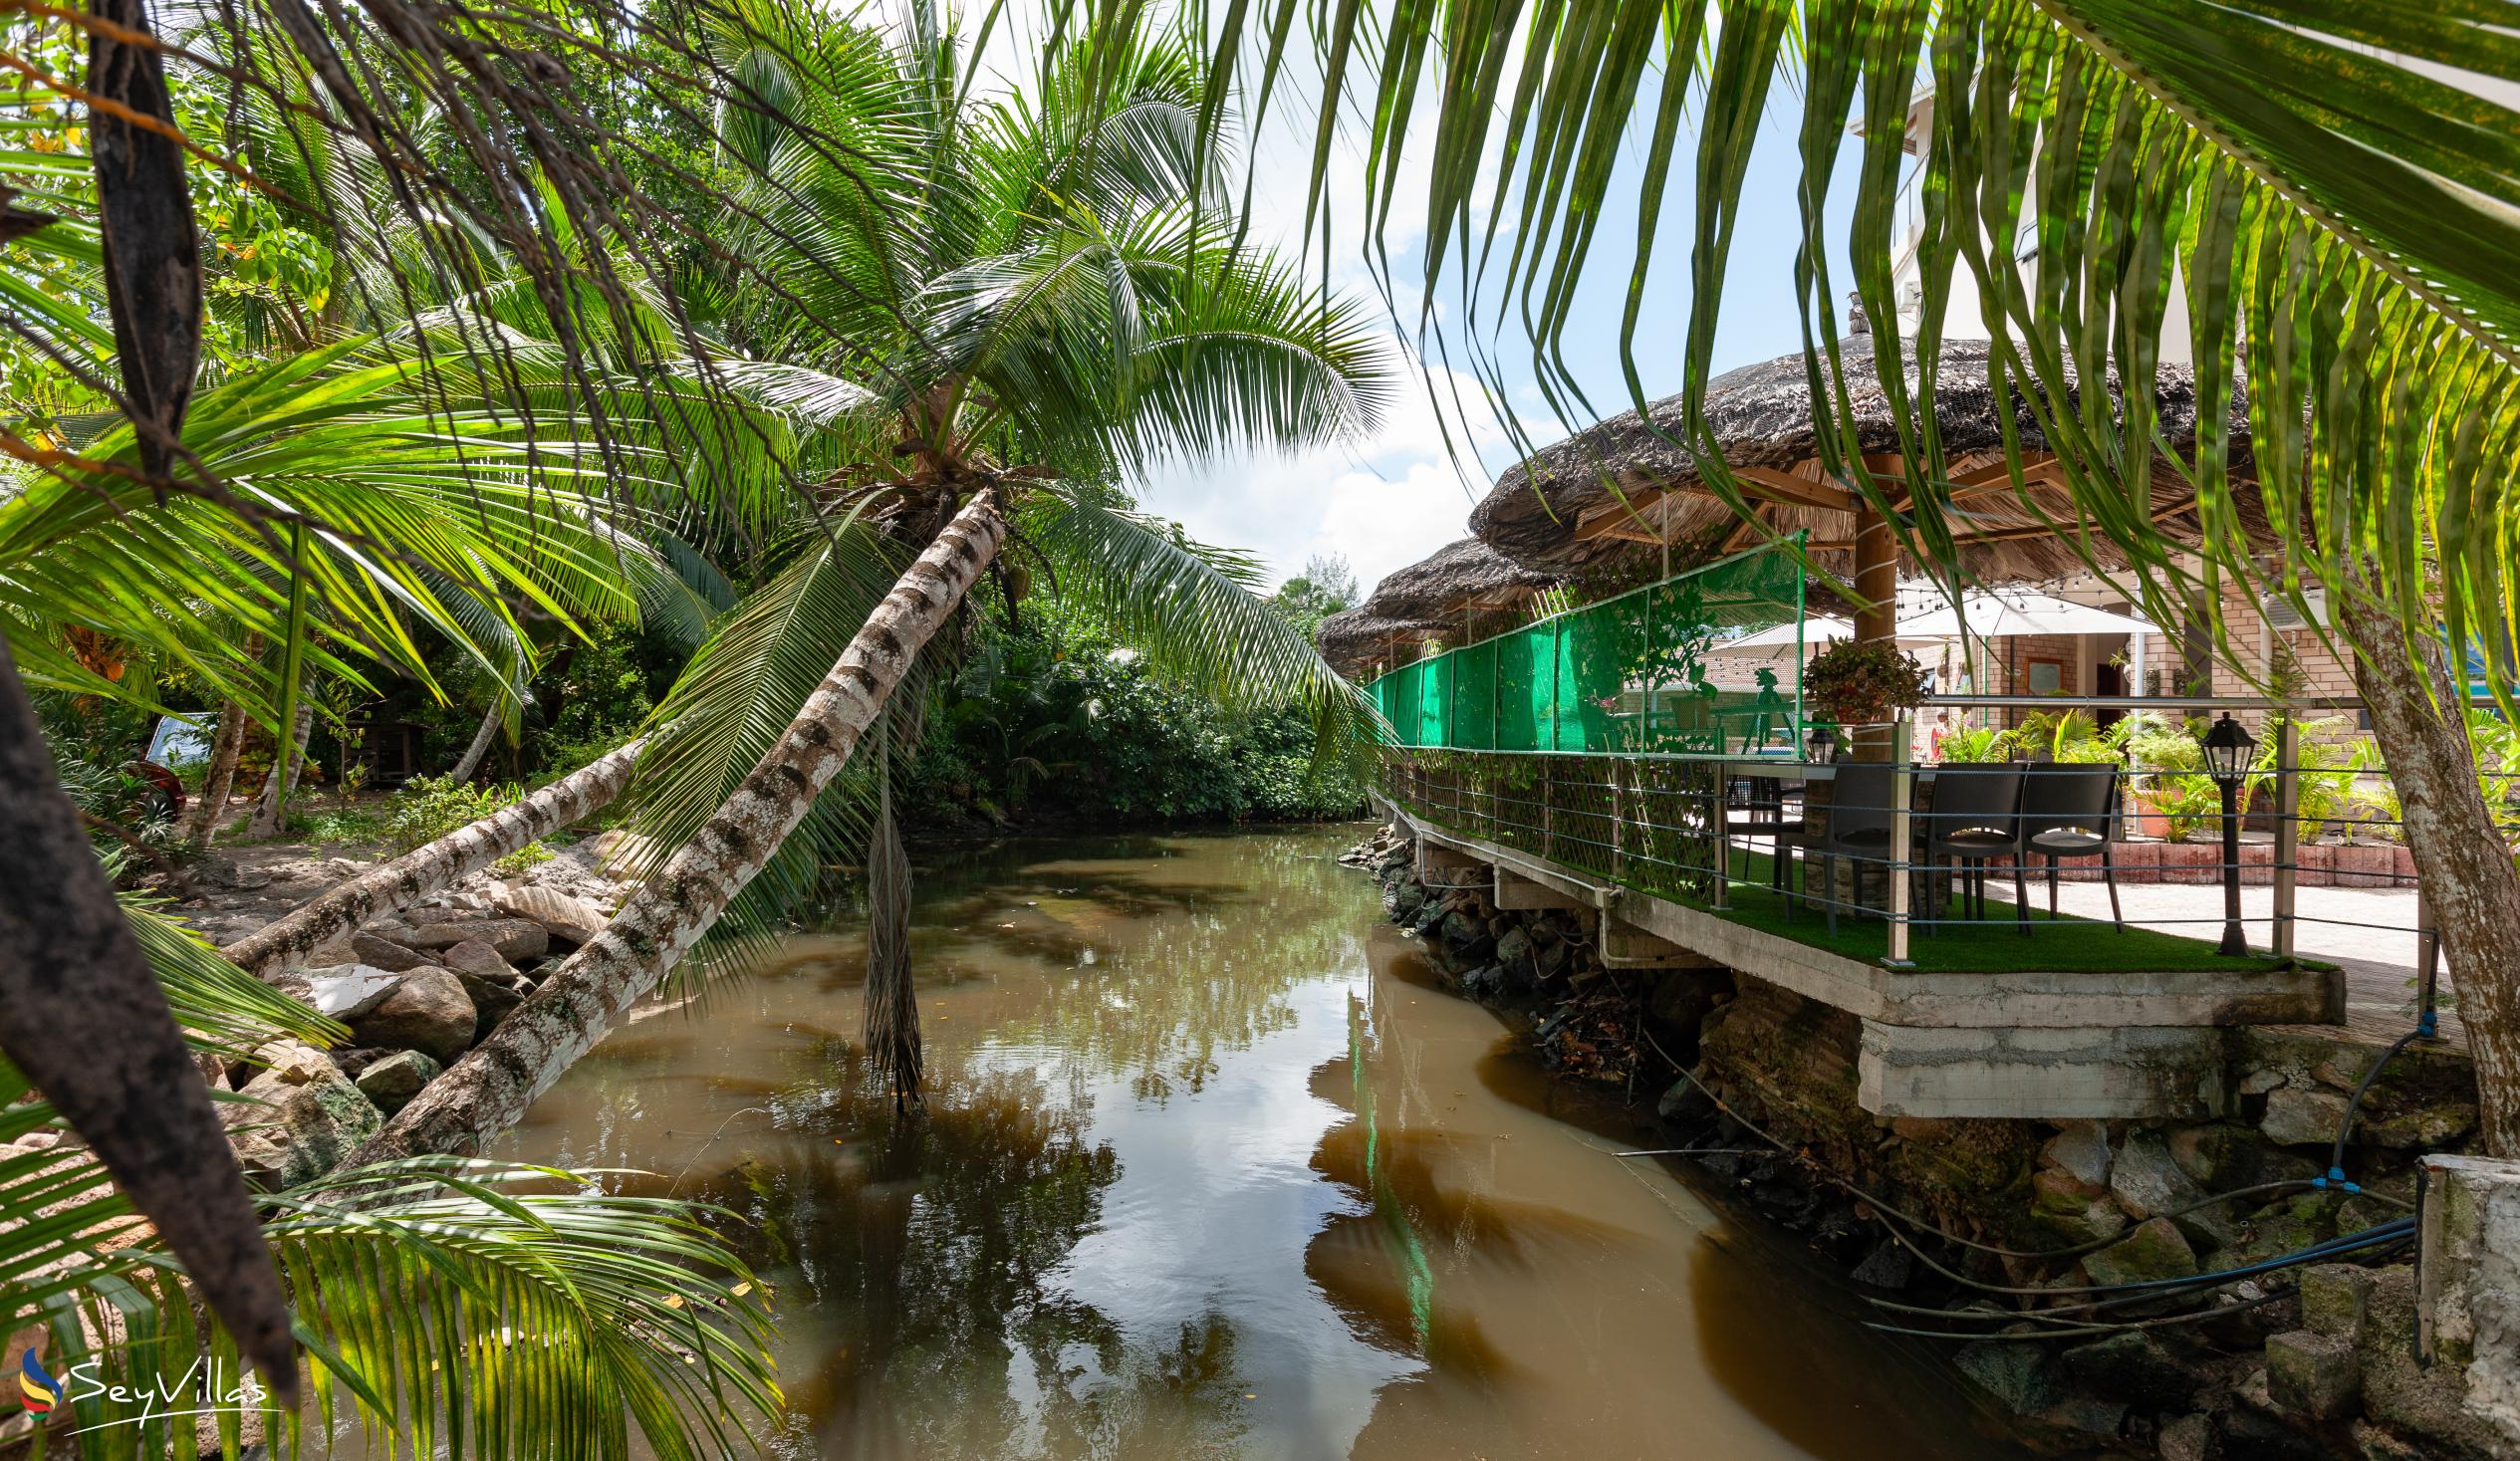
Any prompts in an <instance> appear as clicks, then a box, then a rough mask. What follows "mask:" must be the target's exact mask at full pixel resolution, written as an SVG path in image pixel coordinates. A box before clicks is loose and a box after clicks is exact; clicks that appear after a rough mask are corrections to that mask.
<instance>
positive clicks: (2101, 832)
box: [2021, 762, 2127, 933]
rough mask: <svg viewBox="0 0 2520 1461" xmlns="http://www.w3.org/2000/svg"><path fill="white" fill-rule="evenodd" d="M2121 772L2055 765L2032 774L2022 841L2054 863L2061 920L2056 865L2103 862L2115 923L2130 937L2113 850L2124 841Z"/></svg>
mask: <svg viewBox="0 0 2520 1461" xmlns="http://www.w3.org/2000/svg"><path fill="white" fill-rule="evenodd" d="M2124 774H2125V773H2124V772H2123V771H2121V770H2120V769H2119V768H2118V767H2116V766H2110V765H2098V766H2078V765H2071V764H2066V763H2061V762H2050V763H2048V764H2046V765H2043V766H2034V767H2032V768H2030V774H2029V776H2028V778H2027V780H2026V781H2025V783H2024V785H2023V788H2022V793H2021V838H2022V843H2023V845H2024V847H2025V849H2026V850H2027V851H2028V852H2037V853H2039V854H2040V855H2041V856H2044V857H2046V858H2047V859H2048V916H2049V917H2051V918H2053V917H2055V916H2056V881H2057V877H2056V864H2057V860H2058V859H2059V858H2062V857H2098V858H2099V859H2100V876H2101V880H2102V881H2104V882H2106V883H2108V884H2109V921H2110V922H2112V923H2114V924H2116V925H2117V926H2118V931H2119V932H2120V933H2124V932H2126V931H2127V917H2126V914H2125V913H2124V912H2123V911H2121V910H2120V908H2119V906H2118V863H2117V860H2116V859H2115V858H2114V857H2112V856H2111V855H2110V848H2111V846H2112V845H2113V844H2115V843H2116V842H2117V841H2118V779H2119V778H2120V777H2121V776H2123V775H2124Z"/></svg>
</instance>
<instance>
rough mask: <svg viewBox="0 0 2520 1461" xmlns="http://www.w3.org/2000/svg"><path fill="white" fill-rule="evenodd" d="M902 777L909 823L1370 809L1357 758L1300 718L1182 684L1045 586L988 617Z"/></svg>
mask: <svg viewBox="0 0 2520 1461" xmlns="http://www.w3.org/2000/svg"><path fill="white" fill-rule="evenodd" d="M905 788H906V801H907V807H906V809H905V811H906V813H907V815H908V816H909V817H910V818H911V819H912V825H913V826H915V825H919V824H920V823H925V824H927V825H936V824H940V823H950V822H956V821H967V820H970V819H972V818H975V817H977V818H985V819H987V820H989V821H992V822H1005V821H1010V820H1014V819H1018V818H1025V819H1032V820H1039V821H1050V822H1064V823H1072V824H1084V825H1097V824H1131V823H1147V822H1228V821H1251V820H1259V821H1304V820H1313V819H1320V818H1328V817H1348V816H1355V815H1357V814H1359V813H1361V812H1362V811H1363V810H1364V808H1365V788H1364V784H1363V783H1362V782H1361V781H1360V780H1358V779H1357V777H1356V776H1355V774H1354V773H1353V772H1352V771H1350V770H1349V769H1348V768H1346V767H1344V766H1336V765H1333V766H1326V767H1317V766H1315V764H1314V756H1313V733H1312V728H1311V726H1310V725H1309V724H1308V723H1307V722H1306V721H1305V720H1304V718H1303V717H1302V716H1301V715H1299V714H1297V713H1296V712H1294V711H1292V710H1286V709H1276V710H1260V711H1254V712H1250V713H1247V714H1234V713H1231V712H1227V711H1224V710H1220V709H1218V708H1217V707H1216V706H1215V705H1213V704H1211V703H1210V702H1209V701H1207V700H1206V699H1204V698H1202V697H1200V696H1197V695H1192V694H1188V693H1185V692H1183V691H1179V690H1175V689H1172V688H1170V687H1169V686H1167V685H1165V684H1164V683H1163V682H1162V681H1161V680H1160V679H1158V678H1157V677H1156V676H1155V675H1154V674H1153V673H1151V672H1150V671H1149V670H1148V669H1147V667H1146V666H1145V664H1144V663H1143V662H1142V661H1140V659H1139V658H1138V656H1137V655H1136V653H1135V652H1134V650H1131V649H1129V648H1128V647H1126V646H1124V645H1121V644H1118V643H1115V642H1114V641H1113V640H1112V639H1111V638H1110V636H1109V635H1108V634H1107V633H1105V632H1104V631H1103V630H1102V629H1101V628H1100V627H1099V626H1097V625H1094V624H1092V623H1090V622H1087V621H1083V620H1081V619H1079V618H1075V617H1072V616H1068V615H1065V614H1063V613H1062V612H1061V611H1060V608H1059V605H1058V604H1057V601H1055V600H1048V599H1036V600H1033V601H1031V602H1030V603H1028V604H1027V605H1026V606H1025V613H1024V616H1023V619H1022V621H1021V622H1020V623H1019V624H1018V625H1016V626H1014V627H1009V626H1007V625H1006V624H1005V623H1004V621H1003V620H1002V619H1000V618H994V617H993V618H991V619H990V620H987V621H985V622H984V625H983V627H982V630H981V633H980V636H979V643H978V645H977V647H976V649H975V650H974V652H973V653H972V654H971V656H970V657H969V659H968V660H967V661H966V663H965V665H964V667H963V671H962V673H961V674H960V675H958V676H957V677H956V678H955V680H954V682H953V683H952V684H951V685H949V686H948V687H946V689H945V691H944V693H943V695H942V697H941V703H940V704H939V705H938V706H937V707H936V709H935V711H934V713H933V714H931V715H930V716H929V718H928V722H927V727H926V733H925V736H924V738H923V740H922V741H921V743H920V747H919V753H918V756H917V758H916V759H915V761H914V762H913V764H912V766H911V767H910V768H909V772H908V775H907V777H906V778H905Z"/></svg>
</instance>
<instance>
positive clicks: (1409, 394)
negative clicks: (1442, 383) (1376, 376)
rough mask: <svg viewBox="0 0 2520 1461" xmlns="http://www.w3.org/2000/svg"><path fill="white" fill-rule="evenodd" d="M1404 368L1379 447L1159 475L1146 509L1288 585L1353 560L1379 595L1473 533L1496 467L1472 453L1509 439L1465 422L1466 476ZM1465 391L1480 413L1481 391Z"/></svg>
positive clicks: (1412, 370) (1148, 484)
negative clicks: (1476, 507)
mask: <svg viewBox="0 0 2520 1461" xmlns="http://www.w3.org/2000/svg"><path fill="white" fill-rule="evenodd" d="M1400 368H1401V369H1402V370H1403V371H1404V376H1403V379H1402V380H1401V386H1402V389H1401V390H1400V392H1399V398H1398V399H1397V400H1396V401H1394V402H1393V407H1392V410H1391V413H1390V417H1389V419H1387V420H1386V421H1385V422H1384V423H1383V429H1382V430H1380V431H1378V432H1377V433H1376V434H1375V435H1374V437H1373V438H1372V439H1371V440H1368V441H1365V442H1362V443H1358V444H1356V445H1354V446H1349V447H1340V448H1331V449H1324V450H1319V451H1309V452H1304V453H1301V454H1298V455H1292V456H1286V455H1281V456H1273V457H1272V456H1262V457H1256V458H1247V459H1240V460H1232V461H1224V462H1215V463H1204V462H1202V463H1196V464H1190V465H1186V466H1181V467H1175V468H1171V469H1168V470H1164V471H1159V472H1157V473H1156V474H1155V475H1154V476H1152V477H1151V478H1149V479H1148V480H1146V481H1143V482H1140V483H1137V484H1136V492H1137V497H1138V501H1139V503H1140V504H1141V505H1142V506H1143V507H1144V508H1145V509H1146V510H1147V511H1148V512H1154V513H1160V514H1162V515H1163V516H1165V517H1168V518H1174V519H1178V520H1179V521H1180V523H1181V524H1182V526H1184V527H1186V528H1187V529H1189V531H1190V535H1191V536H1192V537H1194V538H1198V539H1200V540H1201V541H1203V542H1208V543H1215V544H1218V545H1220V546H1227V547H1233V548H1239V549H1243V550H1244V551H1246V552H1250V553H1255V554H1258V555H1259V556H1260V557H1261V558H1262V559H1264V560H1265V561H1266V562H1267V563H1268V564H1269V566H1270V568H1271V569H1272V571H1273V574H1274V576H1275V577H1276V578H1279V579H1283V578H1285V577H1286V576H1287V575H1289V574H1291V573H1293V572H1295V570H1296V569H1298V568H1300V567H1301V566H1302V565H1303V562H1304V560H1305V559H1306V558H1308V557H1310V556H1311V555H1313V554H1316V553H1337V554H1343V555H1345V556H1346V557H1347V560H1348V562H1349V563H1350V564H1351V565H1352V566H1353V567H1354V568H1355V569H1356V572H1357V583H1358V584H1359V586H1360V587H1362V588H1365V589H1366V590H1368V591H1371V590H1372V588H1373V586H1374V585H1375V583H1376V582H1377V581H1378V580H1380V579H1381V578H1382V577H1383V576H1384V575H1385V574H1387V573H1389V572H1390V571H1391V570H1393V569H1396V568H1402V567H1405V566H1407V565H1409V564H1412V563H1415V562H1416V561H1417V560H1419V559H1421V558H1424V557H1425V556H1426V555H1427V554H1429V553H1432V552H1434V551H1435V550H1436V549H1438V548H1441V547H1442V546H1443V545H1445V544H1446V543H1450V542H1452V541H1453V540H1454V539H1456V538H1460V537H1464V536H1466V535H1467V534H1468V532H1469V529H1468V527H1467V526H1466V525H1465V523H1464V519H1465V518H1466V517H1467V515H1468V513H1469V510H1470V507H1471V505H1472V504H1473V503H1475V502H1477V501H1478V499H1479V498H1480V497H1482V496H1485V495H1486V493H1487V489H1488V486H1489V479H1488V475H1487V468H1485V467H1484V466H1482V465H1481V464H1480V462H1479V461H1478V460H1477V458H1476V457H1475V456H1474V455H1471V453H1474V452H1477V451H1480V450H1486V451H1489V452H1491V453H1493V452H1494V451H1495V450H1496V448H1497V445H1498V443H1500V442H1501V441H1502V440H1503V439H1504V436H1503V433H1502V432H1501V431H1499V430H1498V429H1497V428H1496V426H1495V424H1494V423H1493V422H1492V421H1490V420H1488V419H1486V418H1485V417H1484V416H1481V417H1479V418H1478V419H1477V420H1476V421H1475V422H1474V423H1473V428H1472V430H1471V432H1470V433H1469V436H1468V438H1467V440H1466V441H1465V440H1464V438H1463V435H1462V432H1461V430H1460V427H1459V423H1458V422H1456V423H1455V426H1454V433H1453V441H1454V444H1455V446H1456V447H1458V448H1460V449H1461V450H1462V452H1463V459H1462V462H1461V465H1460V466H1459V467H1458V468H1456V467H1455V466H1454V464H1453V462H1452V461H1451V459H1450V457H1449V456H1448V455H1447V453H1446V450H1445V445H1444V438H1443V432H1442V429H1441V426H1440V424H1439V422H1438V420H1437V416H1436V409H1435V406H1434V405H1433V404H1432V403H1430V402H1429V401H1428V400H1427V398H1426V391H1425V387H1424V385H1423V383H1422V382H1421V381H1420V380H1419V378H1418V376H1417V371H1416V366H1415V365H1402V366H1401V367H1400ZM1457 383H1458V385H1459V388H1460V390H1461V399H1462V401H1463V403H1464V404H1465V405H1466V406H1467V407H1468V408H1470V409H1471V410H1473V411H1477V410H1478V409H1479V394H1478V387H1477V384H1476V382H1475V381H1472V380H1470V379H1468V378H1466V377H1464V378H1462V379H1460V380H1459V381H1458V382H1457ZM1465 474H1466V477H1467V480H1466V481H1465V480H1464V478H1465Z"/></svg>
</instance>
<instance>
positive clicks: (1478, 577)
mask: <svg viewBox="0 0 2520 1461" xmlns="http://www.w3.org/2000/svg"><path fill="white" fill-rule="evenodd" d="M1563 579H1564V576H1563V575H1560V574H1552V573H1543V572H1541V571H1539V570H1536V569H1529V568H1525V567H1523V566H1522V565H1521V564H1518V563H1516V562H1514V561H1513V560H1512V559H1510V558H1507V557H1506V556H1505V555H1503V554H1501V553H1499V552H1497V551H1496V550H1495V549H1493V548H1490V547H1488V546H1487V545H1486V544H1484V543H1482V542H1480V541H1479V540H1478V539H1476V538H1464V539H1462V540H1461V541H1460V542H1458V543H1448V544H1445V545H1444V546H1443V547H1442V548H1439V549H1437V550H1435V552H1434V553H1432V554H1430V555H1428V556H1427V557H1426V558H1423V559H1420V560H1419V561H1418V562H1416V563H1412V564H1410V565H1409V566H1408V567H1406V568H1404V569H1394V570H1392V571H1391V572H1390V573H1388V574H1386V575H1384V576H1383V582H1382V583H1380V584H1377V585H1375V586H1374V592H1373V593H1372V594H1371V595H1369V596H1367V598H1366V601H1365V604H1364V605H1363V606H1362V607H1363V608H1364V609H1365V611H1366V612H1367V613H1370V614H1374V615H1376V616H1378V617H1382V618H1407V619H1418V618H1431V619H1450V620H1453V621H1454V622H1458V621H1459V620H1460V617H1461V615H1462V613H1463V612H1464V611H1465V610H1477V609H1510V608H1512V607H1513V606H1515V605H1517V604H1520V603H1522V602H1523V601H1524V600H1526V599H1529V598H1531V597H1532V596H1533V595H1535V594H1538V593H1540V592H1541V591H1543V590H1545V589H1550V588H1553V587H1555V586H1556V585H1558V584H1559V583H1561V582H1563Z"/></svg>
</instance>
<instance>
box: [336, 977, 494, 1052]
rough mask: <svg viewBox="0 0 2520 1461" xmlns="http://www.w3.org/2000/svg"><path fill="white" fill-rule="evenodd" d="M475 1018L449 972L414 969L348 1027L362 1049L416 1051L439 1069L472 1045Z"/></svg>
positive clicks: (458, 982) (459, 983) (461, 988)
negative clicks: (374, 1006)
mask: <svg viewBox="0 0 2520 1461" xmlns="http://www.w3.org/2000/svg"><path fill="white" fill-rule="evenodd" d="M478 1018H479V1016H478V1014H477V1012H476V1011H475V1010H474V1009H473V1006H472V997H471V996H470V995H468V994H466V993H465V992H464V986H463V981H462V979H461V978H459V977H458V976H457V975H456V974H455V972H454V971H453V970H451V969H438V968H426V969H414V970H412V971H411V972H410V973H408V974H405V975H403V976H402V982H401V983H400V984H398V985H396V986H395V987H394V991H393V993H392V994H391V995H390V996H388V997H387V998H386V999H385V1001H384V1002H383V1003H382V1004H379V1005H378V1006H377V1007H376V1008H375V1009H374V1010H371V1011H369V1012H368V1013H367V1014H366V1015H364V1016H362V1017H361V1018H359V1019H357V1020H354V1021H352V1022H351V1027H350V1029H351V1033H352V1034H353V1035H355V1036H357V1037H358V1038H359V1043H360V1044H362V1045H381V1046H384V1047H386V1048H388V1049H391V1050H416V1051H419V1052H420V1053H421V1054H423V1055H426V1056H428V1057H429V1058H430V1059H432V1060H434V1061H436V1062H437V1063H438V1064H439V1065H441V1066H442V1065H446V1064H449V1063H450V1062H452V1061H453V1060H454V1059H455V1057H457V1056H459V1055H462V1054H463V1053H464V1050H465V1048H466V1047H468V1046H470V1045H471V1044H472V1032H473V1026H474V1024H475V1022H476V1021H477V1020H478Z"/></svg>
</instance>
